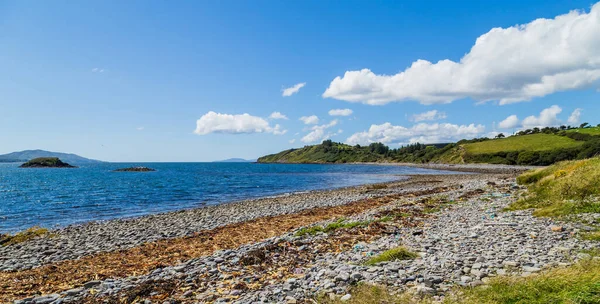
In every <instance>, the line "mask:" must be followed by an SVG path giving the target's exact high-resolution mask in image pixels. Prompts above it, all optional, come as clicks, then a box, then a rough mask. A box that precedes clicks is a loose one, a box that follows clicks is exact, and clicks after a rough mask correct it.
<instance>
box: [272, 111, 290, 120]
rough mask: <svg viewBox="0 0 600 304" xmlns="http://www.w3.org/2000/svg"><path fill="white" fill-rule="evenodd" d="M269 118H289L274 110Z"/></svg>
mask: <svg viewBox="0 0 600 304" xmlns="http://www.w3.org/2000/svg"><path fill="white" fill-rule="evenodd" d="M269 118H271V119H286V120H287V119H288V118H287V116H285V115H283V114H281V113H280V112H273V113H271V115H269Z"/></svg>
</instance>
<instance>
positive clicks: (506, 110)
mask: <svg viewBox="0 0 600 304" xmlns="http://www.w3.org/2000/svg"><path fill="white" fill-rule="evenodd" d="M593 4H594V3H593V2H589V1H552V3H548V2H547V1H536V0H532V1H485V2H482V1H460V2H456V3H450V1H411V2H408V1H406V2H404V1H403V2H400V1H212V2H211V1H188V2H183V1H181V2H177V3H174V2H167V1H86V2H73V1H53V2H48V1H37V2H28V1H1V2H0V46H1V48H0V67H1V68H2V72H1V73H0V130H1V131H0V142H1V143H2V144H1V145H0V153H8V152H12V151H17V150H24V149H46V150H52V151H61V152H72V153H77V154H79V155H82V156H85V157H90V158H96V159H102V160H107V161H211V160H215V159H225V158H230V157H244V158H256V157H258V156H261V155H264V154H267V153H274V152H278V151H280V150H283V149H288V148H291V147H301V146H303V145H305V144H310V143H317V142H319V141H320V140H322V139H324V138H327V137H330V138H331V139H333V140H334V141H340V142H348V143H352V144H355V143H368V142H372V141H384V142H385V143H386V144H388V145H390V146H392V147H398V146H400V145H402V144H406V143H409V142H414V141H426V142H427V141H429V142H435V141H444V142H445V141H449V140H455V139H460V138H463V137H474V136H485V135H490V134H492V135H493V134H494V133H493V132H505V133H506V132H511V131H513V130H515V129H519V128H522V127H527V126H536V125H540V126H542V125H555V124H560V123H564V124H566V123H567V121H568V120H569V118H570V116H572V114H573V112H574V111H575V110H576V109H580V110H579V111H578V112H577V113H579V115H575V116H573V117H571V118H572V120H571V121H572V122H583V121H589V122H591V123H593V124H598V123H600V121H599V119H598V118H597V117H598V113H600V103H599V102H598V99H599V98H600V93H599V92H598V88H599V87H600V86H599V83H598V79H599V78H600V74H598V73H599V69H600V54H599V53H600V51H598V50H600V41H599V39H600V38H598V37H600V34H599V30H600V26H598V25H599V21H598V19H600V17H598V15H599V14H600V6H596V7H595V8H594V9H592V5H593ZM575 9H578V10H582V11H580V12H576V13H572V14H571V15H570V16H564V17H562V18H560V19H557V20H558V21H557V20H554V19H553V18H555V17H556V16H559V15H564V14H568V13H569V12H570V11H571V10H575ZM590 11H593V12H594V14H592V13H590ZM538 18H548V20H547V22H538V23H536V24H534V25H532V26H530V27H529V28H525V27H521V28H520V30H519V28H513V29H512V30H510V29H509V28H510V27H514V26H515V25H526V24H529V23H530V22H532V21H534V20H536V19H538ZM578 24H579V25H581V24H583V25H587V26H577V25H578ZM493 28H502V29H503V30H500V29H499V31H497V32H495V33H494V34H492V35H488V36H486V37H488V39H487V40H485V41H484V39H480V41H481V43H478V47H477V49H476V48H474V45H475V41H476V40H477V39H478V37H480V36H482V35H484V34H486V33H488V32H490V30H492V29H493ZM536 35H537V36H536ZM527 39H531V40H530V41H529V40H527ZM556 45H561V48H558V47H555V46H556ZM472 48H473V50H472ZM468 54H470V55H468ZM465 55H468V56H467V57H468V58H466V57H465V58H466V59H463V61H461V58H463V56H465ZM540 58H543V59H540ZM419 59H421V60H427V61H428V62H430V63H431V64H421V65H418V66H414V65H413V63H414V62H416V61H417V60H419ZM440 60H448V61H446V62H445V64H444V63H442V64H437V62H438V61H440ZM411 66H413V68H410V67H411ZM521 67H522V68H521ZM409 68H410V69H409ZM363 69H368V70H363ZM361 70H362V72H361ZM346 72H349V73H346ZM401 72H406V73H405V75H400V74H399V73H401ZM394 75H396V76H394ZM336 77H337V78H336ZM334 79H335V80H334ZM302 83H304V84H305V85H304V86H303V87H301V88H300V89H299V90H298V91H297V92H296V93H294V94H291V95H290V96H282V95H283V90H284V89H285V88H290V87H293V86H294V85H297V84H302ZM526 100H529V101H526ZM555 105H556V106H557V107H553V106H555ZM332 109H340V110H341V109H350V110H352V114H351V115H349V116H331V115H329V114H328V113H329V111H330V110H332ZM545 109H547V110H546V111H545V112H544V110H545ZM431 111H437V112H431ZM273 112H280V113H281V114H283V115H285V116H286V117H287V118H288V119H271V118H269V116H270V115H271V114H272V113H273ZM342 112H343V111H342ZM427 112H429V115H421V117H422V118H426V117H427V116H429V118H431V120H422V121H415V116H413V115H417V114H423V113H427ZM245 113H247V114H248V115H246V116H241V115H242V114H245ZM312 115H315V116H317V117H318V123H316V124H305V123H304V122H303V121H301V120H299V119H300V117H309V116H312ZM511 115H516V116H517V119H516V120H514V119H512V120H511V119H508V120H506V119H507V118H508V117H510V116H511ZM528 116H535V117H533V118H529V119H526V117H528ZM576 116H579V117H576ZM312 120H313V121H310V119H309V122H314V119H312ZM504 120H506V121H505V122H504V124H503V126H508V128H504V129H502V128H499V126H498V125H499V124H500V122H502V121H504ZM277 125H279V126H277ZM372 125H374V127H372ZM303 139H304V141H303ZM309 140H312V141H309Z"/></svg>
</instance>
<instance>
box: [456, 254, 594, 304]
mask: <svg viewBox="0 0 600 304" xmlns="http://www.w3.org/2000/svg"><path fill="white" fill-rule="evenodd" d="M446 302H447V303H466V304H471V303H478V304H479V303H482V304H484V303H532V304H542V303H600V261H598V260H585V261H581V262H579V263H577V264H575V265H573V266H570V267H567V268H558V269H553V270H550V271H547V272H543V273H541V274H539V275H536V276H531V277H527V278H523V277H512V276H501V277H496V278H494V279H492V280H491V281H490V283H489V284H488V285H486V286H481V287H477V288H462V289H460V290H458V293H457V294H456V295H455V296H454V297H451V298H450V299H447V300H446Z"/></svg>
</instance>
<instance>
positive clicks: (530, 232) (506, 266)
mask: <svg viewBox="0 0 600 304" xmlns="http://www.w3.org/2000/svg"><path fill="white" fill-rule="evenodd" d="M451 179H452V180H453V181H455V182H457V183H460V187H457V190H450V191H448V192H446V193H444V199H446V200H448V201H451V202H459V203H455V204H449V205H444V206H443V208H442V210H441V211H439V212H437V213H435V214H433V215H426V214H424V213H419V214H421V215H417V216H413V217H411V218H408V219H407V221H408V222H406V223H408V224H405V225H399V224H398V223H396V222H395V221H394V222H391V223H384V224H381V225H382V226H377V225H373V227H375V226H377V227H375V228H372V226H369V228H361V229H366V230H361V232H362V233H361V234H358V233H355V232H356V231H353V230H351V231H350V232H344V231H339V232H332V233H329V234H327V233H318V234H316V235H305V236H302V237H299V236H296V235H295V232H290V233H287V234H284V235H281V236H278V237H274V238H270V239H267V240H264V241H262V242H259V243H255V244H249V245H245V246H241V247H239V248H237V249H235V250H224V251H218V252H215V253H214V254H213V255H211V256H206V257H201V258H196V259H192V260H189V261H187V262H186V263H183V264H181V265H177V266H173V267H163V268H158V269H156V270H154V271H153V272H151V273H149V274H146V275H141V276H136V277H129V278H121V279H111V280H105V281H102V282H101V283H100V284H98V282H93V284H92V282H89V283H88V284H85V286H84V287H83V288H81V289H72V290H69V291H66V292H63V293H61V294H60V298H61V301H63V302H65V303H69V302H80V301H85V300H89V299H90V298H92V297H93V298H97V299H98V300H102V299H105V300H110V299H115V298H113V297H116V298H120V297H122V296H125V295H127V294H130V293H131V292H132V291H133V290H136V288H141V287H143V286H153V285H154V284H158V282H169V283H171V284H173V286H177V288H173V290H172V292H170V293H169V295H168V297H167V298H168V299H170V300H173V301H175V300H180V301H184V302H186V303H187V302H189V303H206V302H215V303H225V302H233V303H257V302H258V303H261V302H262V303H296V302H303V301H304V300H306V299H313V298H314V297H315V296H316V295H319V294H321V295H329V296H330V297H339V298H340V299H341V300H342V301H348V300H349V299H350V298H351V295H350V294H348V290H349V287H350V286H351V285H353V284H356V283H357V282H366V283H373V284H382V285H386V286H388V287H389V288H390V289H392V290H395V291H398V292H400V291H410V292H413V293H414V294H416V295H430V296H433V297H434V299H438V300H441V299H443V297H444V295H445V294H446V293H447V292H448V291H449V290H450V289H451V288H452V286H455V285H463V286H478V285H483V284H486V282H488V280H489V279H490V278H492V277H495V276H502V275H518V276H529V275H531V274H533V273H537V272H540V271H543V270H544V269H548V268H552V267H562V266H567V265H570V264H572V263H574V262H577V261H578V260H580V259H587V258H591V256H589V255H588V254H585V253H581V251H582V250H586V249H592V248H597V247H598V245H599V243H598V242H593V241H583V240H580V239H578V238H576V237H574V235H575V233H576V232H578V231H580V228H579V227H578V224H576V223H572V222H559V221H556V220H553V219H549V218H537V217H533V216H532V215H531V210H522V211H514V212H503V211H502V209H503V208H504V207H506V206H507V205H508V204H509V203H511V202H513V201H514V200H515V199H516V198H517V197H518V195H519V194H520V193H521V192H523V191H525V190H524V189H523V188H522V187H519V186H517V185H516V184H515V183H514V178H506V177H505V176H494V175H478V176H476V177H475V176H471V177H470V178H465V176H462V177H460V176H455V177H452V178H451ZM386 191H395V190H393V189H386V190H383V191H382V192H386ZM436 197H438V198H439V197H440V196H439V195H437V196H436ZM461 198H464V199H462V200H461ZM338 199H339V198H338ZM422 200H423V197H415V198H406V199H401V200H398V201H396V202H393V203H392V204H389V205H386V206H383V207H380V208H377V209H373V210H370V211H367V212H365V213H363V214H361V215H358V216H355V217H352V218H350V219H347V220H348V221H363V220H369V219H371V220H373V219H376V218H378V217H377V216H378V215H379V214H381V213H382V212H385V211H390V210H397V208H408V209H411V208H413V209H415V210H421V209H422V208H423V206H422V205H420V204H419V202H421V201H422ZM343 201H345V200H343ZM408 209H407V210H408ZM411 210H412V209H411ZM421 211H422V210H421ZM585 217H586V218H589V219H590V220H591V221H594V220H597V219H598V217H596V216H595V215H589V216H585ZM410 223H414V225H412V224H410ZM321 224H326V223H321ZM557 227H560V229H558V228H557ZM357 229H358V228H357ZM371 229H373V230H371ZM369 231H377V232H378V233H377V234H373V235H370V234H369ZM336 233H339V234H336ZM344 233H346V234H344ZM352 237H354V238H352ZM361 238H362V239H361ZM344 242H345V243H344ZM346 243H348V244H346ZM328 245H331V246H328ZM344 246H345V247H344ZM398 246H406V247H408V248H409V249H410V250H412V251H414V252H417V253H418V254H419V257H418V258H416V259H412V260H403V261H388V262H382V263H378V264H375V265H373V266H365V264H364V262H365V261H366V260H367V259H368V258H369V257H370V256H373V255H376V254H379V253H381V252H383V251H385V250H387V249H391V248H395V247H398ZM340 248H345V249H342V250H339V249H340ZM251 255H257V256H260V259H262V260H263V261H264V262H263V263H262V264H260V263H259V264H260V265H259V264H257V265H254V264H253V263H252V262H250V263H247V262H244V261H246V260H247V259H246V258H247V257H248V256H251ZM257 263H258V262H257ZM88 285H89V286H88ZM92 285H93V286H92ZM86 286H88V287H86ZM90 286H91V287H90ZM92 290H93V292H92ZM92 294H93V295H92ZM155 295H156V294H154V296H155ZM54 296H55V295H50V296H47V297H54ZM152 296H153V295H146V296H142V298H144V297H146V298H145V300H147V301H150V300H149V299H150V298H151V297H152ZM44 299H45V298H42V297H40V300H41V301H45V300H44ZM55 299H56V298H55ZM170 300H167V301H166V302H165V303H171V302H169V301H170ZM152 302H153V301H152ZM23 303H39V302H38V300H37V298H35V299H33V300H31V299H29V300H27V301H24V302H23Z"/></svg>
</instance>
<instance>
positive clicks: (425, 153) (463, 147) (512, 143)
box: [258, 127, 600, 165]
mask: <svg viewBox="0 0 600 304" xmlns="http://www.w3.org/2000/svg"><path fill="white" fill-rule="evenodd" d="M596 155H600V127H595V128H578V129H575V128H570V127H561V128H543V129H539V128H534V129H528V130H523V131H520V132H519V133H517V134H515V135H513V136H509V137H504V136H503V135H499V136H498V137H497V138H494V139H489V138H476V139H472V140H461V141H459V142H457V143H450V144H435V145H424V144H418V143H417V144H412V145H408V146H405V147H401V148H398V149H391V148H389V147H388V146H386V145H384V144H381V143H372V144H370V145H369V146H360V145H356V146H349V145H346V144H341V143H334V142H331V140H326V141H324V142H323V143H322V144H319V145H313V146H305V147H303V148H300V149H290V150H286V151H283V152H280V153H277V154H272V155H267V156H263V157H261V158H259V159H258V162H260V163H353V162H412V163H492V164H508V165H549V164H553V163H555V162H558V161H563V160H573V159H584V158H589V157H593V156H596Z"/></svg>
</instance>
